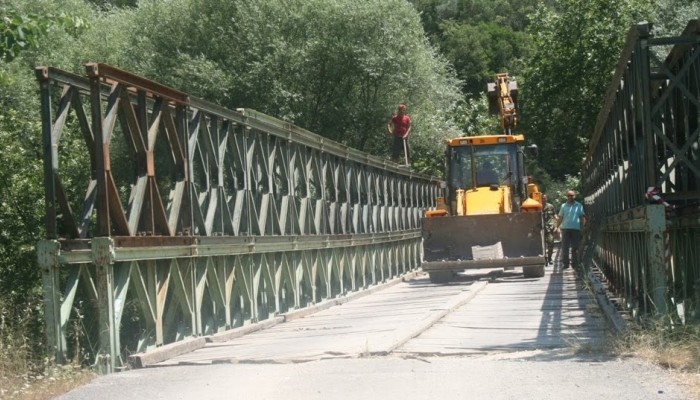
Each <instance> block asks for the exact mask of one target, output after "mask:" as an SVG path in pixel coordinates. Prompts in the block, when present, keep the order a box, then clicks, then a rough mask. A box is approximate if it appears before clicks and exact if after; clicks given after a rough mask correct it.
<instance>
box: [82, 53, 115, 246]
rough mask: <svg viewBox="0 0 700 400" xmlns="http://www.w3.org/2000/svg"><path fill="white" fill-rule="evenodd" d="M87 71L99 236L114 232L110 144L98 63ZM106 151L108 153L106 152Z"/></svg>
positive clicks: (90, 66)
mask: <svg viewBox="0 0 700 400" xmlns="http://www.w3.org/2000/svg"><path fill="white" fill-rule="evenodd" d="M85 72H86V74H87V76H88V77H89V78H90V114H91V116H92V132H93V135H94V136H95V164H96V165H95V171H94V174H95V178H96V180H97V196H96V200H95V202H96V208H97V232H95V234H96V235H97V236H110V235H111V234H112V229H111V221H110V219H109V198H108V197H107V184H108V183H107V168H108V165H107V164H108V163H109V161H108V160H109V144H107V145H105V138H104V131H103V129H102V86H101V83H100V75H99V70H98V65H97V64H87V65H86V66H85ZM105 151H106V153H105Z"/></svg>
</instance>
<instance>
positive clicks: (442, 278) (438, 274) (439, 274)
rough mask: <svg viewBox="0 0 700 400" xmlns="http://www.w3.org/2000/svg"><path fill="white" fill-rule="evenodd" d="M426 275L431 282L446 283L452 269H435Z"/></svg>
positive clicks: (451, 274)
mask: <svg viewBox="0 0 700 400" xmlns="http://www.w3.org/2000/svg"><path fill="white" fill-rule="evenodd" d="M428 276H430V282H431V283H447V282H449V281H450V280H452V276H453V273H452V271H435V272H428Z"/></svg>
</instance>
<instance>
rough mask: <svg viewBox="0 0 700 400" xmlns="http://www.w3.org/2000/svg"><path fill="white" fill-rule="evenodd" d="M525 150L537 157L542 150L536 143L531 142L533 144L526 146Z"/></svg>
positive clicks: (529, 154)
mask: <svg viewBox="0 0 700 400" xmlns="http://www.w3.org/2000/svg"><path fill="white" fill-rule="evenodd" d="M525 152H526V153H527V155H528V156H530V157H537V156H538V155H539V153H540V150H539V148H538V147H537V145H536V144H531V145H529V146H527V147H525Z"/></svg>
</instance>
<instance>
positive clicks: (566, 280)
mask: <svg viewBox="0 0 700 400" xmlns="http://www.w3.org/2000/svg"><path fill="white" fill-rule="evenodd" d="M603 321H604V319H603V318H602V315H601V313H600V312H599V310H598V307H597V305H596V303H595V299H594V298H593V296H592V295H591V294H590V293H589V292H588V291H586V290H585V289H583V288H582V286H581V284H580V281H579V280H576V278H575V274H574V273H573V272H572V271H570V270H569V271H565V272H563V273H561V272H558V273H552V271H551V270H550V268H548V271H547V274H546V275H545V277H543V278H538V279H526V278H523V277H522V273H521V272H520V271H519V270H518V269H516V270H514V271H502V270H480V271H470V272H467V273H465V274H463V275H462V276H460V277H459V279H458V280H457V281H456V282H453V283H451V284H448V285H434V284H431V283H430V282H429V280H428V277H427V275H419V276H418V277H416V278H415V279H412V280H409V281H406V282H402V283H400V284H398V285H395V286H392V287H389V288H387V289H385V290H382V291H379V292H377V293H374V294H371V295H369V296H365V297H362V298H359V299H357V300H354V301H351V302H349V303H346V304H343V305H341V306H336V307H332V308H330V309H327V310H324V311H321V312H318V313H315V314H313V315H310V316H308V317H305V318H301V319H296V320H292V321H289V322H286V323H282V324H279V325H276V326H273V327H271V328H268V329H265V330H262V331H258V332H255V333H252V334H249V335H246V336H243V337H240V338H237V339H234V340H231V341H228V342H224V343H208V344H207V345H206V346H205V347H203V348H201V349H198V350H195V351H193V352H191V353H188V354H184V355H180V356H177V357H174V358H172V359H169V360H167V361H163V362H161V363H158V364H155V365H160V366H165V365H188V364H208V363H262V362H269V363H288V362H304V361H312V360H319V359H326V358H338V357H341V358H353V357H363V356H370V355H385V354H390V353H394V354H397V355H404V356H410V355H413V356H422V355H425V356H427V355H458V354H477V353H491V352H514V351H523V350H547V349H568V348H576V347H580V346H595V345H596V344H598V343H600V341H601V339H602V338H603V336H604V334H605V332H606V328H605V323H604V322H603Z"/></svg>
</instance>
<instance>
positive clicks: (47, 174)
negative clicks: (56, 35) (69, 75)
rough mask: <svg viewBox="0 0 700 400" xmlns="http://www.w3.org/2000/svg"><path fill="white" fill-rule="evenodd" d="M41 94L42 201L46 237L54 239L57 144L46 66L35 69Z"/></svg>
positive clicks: (56, 230)
mask: <svg viewBox="0 0 700 400" xmlns="http://www.w3.org/2000/svg"><path fill="white" fill-rule="evenodd" d="M36 77H37V79H38V80H39V88H40V96H41V132H42V134H41V136H42V140H43V146H44V193H45V195H44V203H45V210H46V216H45V218H46V237H47V238H49V239H54V238H56V237H57V236H58V227H57V224H56V180H55V174H56V171H57V170H58V144H57V143H56V141H55V139H54V135H53V129H52V126H51V121H53V117H52V115H51V82H50V81H49V71H48V68H44V67H39V68H37V69H36Z"/></svg>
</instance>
